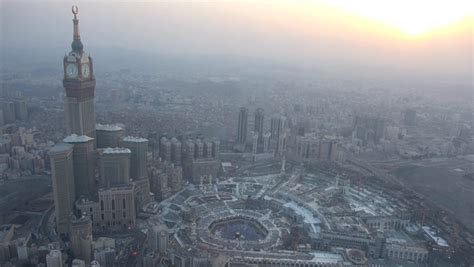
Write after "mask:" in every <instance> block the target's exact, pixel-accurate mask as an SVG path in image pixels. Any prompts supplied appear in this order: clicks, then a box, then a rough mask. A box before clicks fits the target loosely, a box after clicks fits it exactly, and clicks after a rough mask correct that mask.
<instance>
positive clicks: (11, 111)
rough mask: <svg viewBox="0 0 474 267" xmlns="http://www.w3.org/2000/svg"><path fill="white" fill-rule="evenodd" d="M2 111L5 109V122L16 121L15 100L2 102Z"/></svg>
mask: <svg viewBox="0 0 474 267" xmlns="http://www.w3.org/2000/svg"><path fill="white" fill-rule="evenodd" d="M2 111H3V119H4V122H5V124H9V123H14V122H15V119H16V117H15V103H13V101H7V100H6V101H3V102H2Z"/></svg>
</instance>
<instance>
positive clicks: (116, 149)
mask: <svg viewBox="0 0 474 267" xmlns="http://www.w3.org/2000/svg"><path fill="white" fill-rule="evenodd" d="M103 153H104V154H129V153H132V151H131V150H130V149H128V148H123V147H113V148H112V147H108V148H105V149H104V150H103Z"/></svg>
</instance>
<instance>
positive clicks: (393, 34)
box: [0, 0, 473, 82]
mask: <svg viewBox="0 0 474 267" xmlns="http://www.w3.org/2000/svg"><path fill="white" fill-rule="evenodd" d="M0 1H1V6H0V8H1V13H0V17H1V34H0V38H1V44H2V47H12V46H15V47H19V48H25V49H34V50H37V51H38V52H39V53H41V52H42V51H46V50H47V49H52V48H54V49H56V48H58V47H64V49H63V50H64V51H60V52H61V54H62V53H63V52H66V51H67V50H69V44H70V42H71V39H72V22H71V19H72V14H71V11H70V9H71V5H72V4H77V5H78V6H79V19H80V28H81V35H82V39H83V43H84V44H85V46H86V49H87V47H88V46H89V47H90V46H92V47H94V46H96V47H97V46H119V47H124V48H128V49H136V50H144V51H153V52H157V53H161V54H168V53H172V54H221V55H232V56H241V55H242V56H250V57H259V58H269V59H272V60H277V61H282V62H290V63H292V64H298V65H303V66H308V65H316V66H325V65H327V66H340V65H349V66H355V67H365V66H373V65H383V66H393V67H395V68H397V69H405V70H407V71H408V72H413V71H414V70H415V71H420V73H421V72H428V73H444V74H446V75H454V76H452V77H456V79H457V77H461V78H463V80H464V81H468V82H469V81H470V79H471V74H472V63H473V62H472V60H473V58H472V49H473V48H472V45H473V44H472V36H471V35H472V17H470V18H466V17H465V16H466V15H468V14H467V13H466V10H468V9H467V7H468V6H467V5H466V3H467V1H461V0H435V1H426V0H410V1H406V0H399V1H396V0H393V1H383V0H378V1H375V0H360V1H353V0H351V1H349V0H348V1H345V0H333V1H329V0H327V1H324V0H320V1H318V0H314V1H311V0H291V1H290V0H287V1H274V0H273V1H270V0H260V1H232V2H229V1H213V2H203V1H192V2H189V1H187V2H186V1H168V2H163V1H106V0H102V1H99V0H96V1H65V0H63V1H42V0H36V1H34V0H30V1H24V0H14V1H13V0H11V1H10V0H0ZM355 2H358V3H360V5H354V3H355ZM430 2H431V3H432V4H430ZM328 3H332V4H328ZM377 3H378V4H377ZM471 15H472V14H471ZM2 49H5V48H2ZM58 53H59V52H58Z"/></svg>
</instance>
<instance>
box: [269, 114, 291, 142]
mask: <svg viewBox="0 0 474 267" xmlns="http://www.w3.org/2000/svg"><path fill="white" fill-rule="evenodd" d="M286 127H287V119H286V117H285V116H274V117H273V118H271V120H270V135H271V138H272V139H273V140H278V138H279V137H280V134H282V133H283V132H284V131H285V129H286Z"/></svg>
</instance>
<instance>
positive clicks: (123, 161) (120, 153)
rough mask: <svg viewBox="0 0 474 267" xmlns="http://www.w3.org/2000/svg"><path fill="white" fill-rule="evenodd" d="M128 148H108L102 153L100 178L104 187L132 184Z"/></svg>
mask: <svg viewBox="0 0 474 267" xmlns="http://www.w3.org/2000/svg"><path fill="white" fill-rule="evenodd" d="M131 153H132V152H131V151H130V149H128V148H119V147H117V148H106V149H103V150H102V151H100V177H101V183H102V185H104V186H118V185H125V184H129V183H130V155H131Z"/></svg>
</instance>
